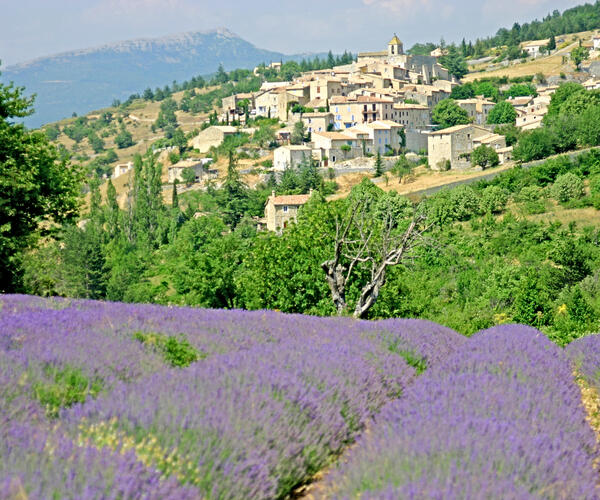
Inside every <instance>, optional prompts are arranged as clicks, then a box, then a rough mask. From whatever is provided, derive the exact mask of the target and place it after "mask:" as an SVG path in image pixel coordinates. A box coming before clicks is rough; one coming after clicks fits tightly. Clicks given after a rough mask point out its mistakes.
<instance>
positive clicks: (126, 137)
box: [115, 125, 135, 149]
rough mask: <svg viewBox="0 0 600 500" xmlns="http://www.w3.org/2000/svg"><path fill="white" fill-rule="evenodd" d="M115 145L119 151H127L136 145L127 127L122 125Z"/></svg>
mask: <svg viewBox="0 0 600 500" xmlns="http://www.w3.org/2000/svg"><path fill="white" fill-rule="evenodd" d="M115 144H116V145H117V147H118V148H119V149H125V148H128V147H130V146H133V145H134V144H135V143H134V142H133V136H132V135H131V132H129V131H128V130H127V129H126V128H125V125H121V130H120V132H119V133H118V134H117V136H116V137H115Z"/></svg>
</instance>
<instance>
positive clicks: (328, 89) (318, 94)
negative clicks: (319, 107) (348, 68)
mask: <svg viewBox="0 0 600 500" xmlns="http://www.w3.org/2000/svg"><path fill="white" fill-rule="evenodd" d="M340 95H342V82H341V80H339V79H338V78H318V79H316V80H313V81H311V82H310V100H311V101H312V100H313V99H325V100H329V99H331V98H332V97H334V96H340Z"/></svg>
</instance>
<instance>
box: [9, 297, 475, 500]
mask: <svg viewBox="0 0 600 500" xmlns="http://www.w3.org/2000/svg"><path fill="white" fill-rule="evenodd" d="M0 310H1V311H2V315H1V316H0V332H1V333H0V361H1V362H2V365H1V366H0V382H3V383H4V382H5V383H6V386H10V387H14V389H11V391H8V390H4V392H0V397H2V398H3V401H0V412H1V413H0V418H4V421H5V422H8V423H9V424H10V425H8V426H7V428H9V429H12V430H11V431H10V432H12V434H10V433H9V434H7V436H9V437H10V436H13V438H14V436H17V435H18V436H23V437H22V440H23V445H22V446H18V445H16V443H17V440H16V439H13V438H11V439H12V441H11V439H8V438H7V440H6V442H7V443H12V445H10V446H4V447H0V461H1V462H3V464H4V466H3V468H0V484H1V485H2V487H3V488H4V491H8V490H9V489H11V488H12V489H14V488H16V487H19V488H22V489H23V491H24V492H25V493H26V494H27V495H29V497H30V498H46V497H49V496H50V497H51V496H52V495H53V494H54V493H50V494H49V493H48V492H58V493H56V494H57V495H58V496H60V497H62V496H63V493H62V492H65V491H73V492H74V493H72V495H74V496H77V495H80V496H79V497H80V498H105V497H110V495H108V493H107V492H108V491H110V492H111V493H110V494H111V495H112V494H113V493H114V492H116V493H114V494H115V495H116V496H119V495H120V497H121V498H130V497H131V498H154V497H153V496H152V495H150V494H149V493H148V492H149V491H154V489H156V491H159V492H160V491H162V490H161V489H160V488H162V487H163V486H164V488H166V489H165V490H164V494H163V497H165V498H168V497H169V495H171V493H170V492H171V489H173V488H175V489H173V491H174V492H175V493H173V495H175V496H176V495H177V494H180V492H179V490H177V489H176V487H175V486H174V483H172V482H171V481H172V480H174V479H177V480H178V484H184V485H187V486H186V487H185V488H184V489H182V490H181V496H180V498H186V496H185V495H188V493H189V491H193V492H194V495H196V497H204V498H273V497H284V496H286V495H287V494H288V493H289V492H290V491H291V490H292V489H293V488H294V487H295V486H297V485H298V484H300V483H302V482H303V481H305V480H308V479H309V478H310V477H311V476H312V475H313V474H314V473H315V472H316V471H317V470H318V469H320V468H321V467H323V466H324V465H326V464H328V463H329V462H331V461H332V460H333V459H334V458H335V457H336V455H337V454H338V453H339V452H340V451H341V450H342V449H343V448H344V447H345V446H346V445H347V444H348V443H349V442H351V441H352V440H353V439H354V438H355V437H356V436H357V435H358V433H359V432H360V431H361V430H362V429H363V428H364V426H365V423H366V422H367V420H369V419H370V418H372V417H373V416H374V415H375V414H376V413H377V412H378V411H379V409H380V408H381V407H382V405H384V404H385V403H387V402H388V401H390V400H392V399H395V398H397V397H398V396H399V395H401V394H402V393H403V392H404V391H405V390H406V388H407V387H408V386H409V384H410V382H411V381H412V380H413V379H414V377H415V374H416V371H421V370H422V369H423V368H425V367H426V368H427V369H429V368H431V367H434V366H436V364H439V363H440V362H441V361H442V359H444V358H445V357H446V356H447V355H448V354H449V353H450V352H452V351H453V350H454V349H455V348H457V347H458V346H460V345H461V344H462V343H464V342H465V339H464V338H463V337H462V336H460V335H458V334H457V333H455V332H453V331H452V330H449V329H447V328H444V327H441V326H439V325H436V324H433V323H430V322H425V321H415V320H394V321H385V322H360V321H354V320H351V319H341V320H340V319H328V318H312V317H306V316H300V315H282V314H277V313H274V312H268V311H258V312H243V311H211V310H198V309H191V308H166V307H160V306H151V305H131V304H111V303H101V302H93V301H80V300H66V299H46V300H44V299H39V298H35V297H23V296H3V297H0ZM176 339H177V340H176ZM171 347H173V349H171ZM169 349H170V350H169ZM166 351H168V353H167V354H169V356H170V357H169V356H166V355H165V352H166ZM190 363H191V364H190ZM188 364H189V366H187V365H188ZM70 407H72V408H70ZM44 410H45V411H44ZM17 415H27V416H28V417H27V419H28V422H27V426H24V427H22V428H20V427H18V426H15V425H16V422H17ZM7 432H8V431H7ZM20 439H21V438H20ZM28 443H29V444H28ZM48 443H51V445H48ZM55 443H61V444H60V446H58V445H56V444H55ZM42 444H43V445H42ZM36 446H37V448H36ZM32 449H35V450H36V452H35V453H33V454H32V453H31V452H30V451H27V450H32ZM57 449H59V450H64V453H63V452H61V453H57V452H56V451H55V450H57ZM37 454H39V455H40V456H39V457H37ZM34 455H35V456H36V457H37V458H35V460H38V461H37V462H35V460H34V459H33V456H34ZM32 460H33V461H32ZM104 461H113V462H114V464H113V467H112V468H108V469H107V471H109V472H108V475H107V479H106V481H104V482H103V481H102V480H101V479H100V478H99V477H98V476H97V475H95V474H96V472H94V471H100V470H102V468H103V465H101V464H103V463H104ZM66 463H72V464H73V467H72V468H70V466H66V465H65V464H66ZM88 467H89V468H90V470H91V471H92V472H91V474H90V477H89V479H86V475H85V474H83V473H80V472H79V471H83V470H85V469H86V468H88ZM36 468H37V469H39V470H40V471H42V472H43V473H42V474H38V475H37V476H36V475H32V474H29V473H28V472H27V471H30V470H36ZM140 468H141V469H140ZM138 469H139V470H138ZM61 470H62V471H63V472H64V471H68V474H67V475H66V476H61V475H60V473H59V471H61ZM132 471H133V472H132ZM98 474H99V473H98ZM134 476H135V477H139V478H138V480H137V482H136V481H134V480H133V479H132V478H133V477H134ZM15 478H17V479H15ZM157 478H159V479H157ZM157 481H158V482H157ZM124 483H127V484H131V485H132V487H131V489H127V487H126V486H124ZM15 484H16V485H17V486H15ZM123 488H125V489H123ZM186 488H193V490H189V489H186ZM77 492H79V493H77ZM102 492H104V493H102ZM153 494H154V493H153ZM103 495H106V496H103ZM65 496H66V497H69V495H68V494H65ZM159 496H160V495H159Z"/></svg>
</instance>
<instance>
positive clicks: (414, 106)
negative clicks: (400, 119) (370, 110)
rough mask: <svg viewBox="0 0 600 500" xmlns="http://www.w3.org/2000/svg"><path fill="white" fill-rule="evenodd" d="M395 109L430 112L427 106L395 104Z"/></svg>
mask: <svg viewBox="0 0 600 500" xmlns="http://www.w3.org/2000/svg"><path fill="white" fill-rule="evenodd" d="M394 109H420V110H423V111H425V110H429V108H428V107H427V106H423V105H422V104H405V103H401V104H394Z"/></svg>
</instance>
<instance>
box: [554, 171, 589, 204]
mask: <svg viewBox="0 0 600 500" xmlns="http://www.w3.org/2000/svg"><path fill="white" fill-rule="evenodd" d="M551 191H552V196H553V197H554V198H555V199H556V200H557V201H561V202H567V201H571V200H577V199H579V198H581V197H582V196H583V181H582V180H581V179H580V178H579V177H577V176H576V175H575V174H574V173H572V172H567V173H566V174H562V175H559V176H558V177H557V178H556V180H555V181H554V184H553V185H552V190H551Z"/></svg>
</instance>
